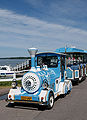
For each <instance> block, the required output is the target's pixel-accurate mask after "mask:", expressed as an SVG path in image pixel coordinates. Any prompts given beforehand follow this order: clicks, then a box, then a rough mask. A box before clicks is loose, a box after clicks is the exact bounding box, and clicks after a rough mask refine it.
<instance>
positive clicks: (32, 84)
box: [22, 72, 40, 93]
mask: <svg viewBox="0 0 87 120" xmlns="http://www.w3.org/2000/svg"><path fill="white" fill-rule="evenodd" d="M22 86H23V88H24V90H26V91H27V92H29V93H34V92H36V91H37V90H38V89H39V87H40V80H39V78H38V76H37V75H36V74H35V73H31V72H30V73H26V74H25V75H24V76H23V79H22Z"/></svg>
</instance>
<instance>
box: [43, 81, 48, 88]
mask: <svg viewBox="0 0 87 120" xmlns="http://www.w3.org/2000/svg"><path fill="white" fill-rule="evenodd" d="M42 87H43V88H44V89H47V88H48V83H47V81H44V82H43V85H42Z"/></svg>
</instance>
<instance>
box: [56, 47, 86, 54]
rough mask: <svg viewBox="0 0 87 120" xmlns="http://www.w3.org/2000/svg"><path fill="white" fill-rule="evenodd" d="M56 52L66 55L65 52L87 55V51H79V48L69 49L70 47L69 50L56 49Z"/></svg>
mask: <svg viewBox="0 0 87 120" xmlns="http://www.w3.org/2000/svg"><path fill="white" fill-rule="evenodd" d="M55 52H57V53H65V52H79V53H87V51H85V50H81V49H77V48H69V47H67V48H65V47H63V48H59V49H56V51H55Z"/></svg>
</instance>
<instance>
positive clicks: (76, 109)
mask: <svg viewBox="0 0 87 120" xmlns="http://www.w3.org/2000/svg"><path fill="white" fill-rule="evenodd" d="M6 105H7V103H6V101H5V100H0V120H87V79H86V80H85V81H83V82H81V83H80V84H79V85H77V86H73V89H72V92H71V93H70V94H68V95H67V96H65V97H64V98H59V99H58V100H56V101H55V104H54V107H53V108H52V109H51V110H44V109H43V110H38V109H37V106H34V107H31V106H28V107H27V105H23V106H21V105H20V106H18V105H17V106H15V107H14V108H10V107H6Z"/></svg>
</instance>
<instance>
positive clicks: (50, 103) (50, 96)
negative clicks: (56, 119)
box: [48, 93, 54, 109]
mask: <svg viewBox="0 0 87 120" xmlns="http://www.w3.org/2000/svg"><path fill="white" fill-rule="evenodd" d="M53 106H54V95H53V93H50V94H49V99H48V109H51V108H52V107H53Z"/></svg>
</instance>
